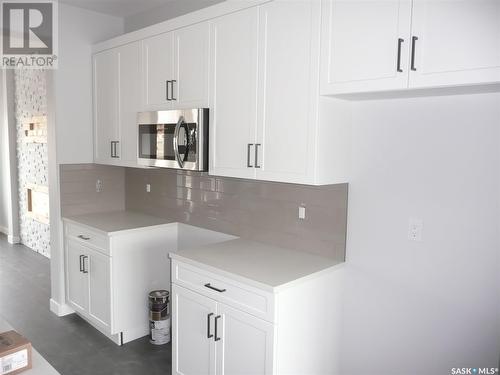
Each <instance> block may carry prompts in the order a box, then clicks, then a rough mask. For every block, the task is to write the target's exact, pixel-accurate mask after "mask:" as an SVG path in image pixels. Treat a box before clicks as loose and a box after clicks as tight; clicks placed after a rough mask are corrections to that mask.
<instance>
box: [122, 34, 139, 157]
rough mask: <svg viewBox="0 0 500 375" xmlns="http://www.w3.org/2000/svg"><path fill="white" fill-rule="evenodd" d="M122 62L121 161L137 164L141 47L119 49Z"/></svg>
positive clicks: (133, 44)
mask: <svg viewBox="0 0 500 375" xmlns="http://www.w3.org/2000/svg"><path fill="white" fill-rule="evenodd" d="M118 55H119V61H120V81H119V84H120V91H119V96H120V99H119V100H120V133H121V137H120V138H121V139H120V144H119V146H120V147H119V148H120V153H119V155H120V159H121V161H122V163H124V164H126V165H132V166H133V165H135V164H136V163H137V112H139V111H140V109H139V108H140V101H141V68H142V67H141V45H140V42H135V43H131V44H127V45H125V46H122V47H120V48H119V49H118Z"/></svg>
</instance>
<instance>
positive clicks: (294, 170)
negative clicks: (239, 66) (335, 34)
mask: <svg viewBox="0 0 500 375" xmlns="http://www.w3.org/2000/svg"><path fill="white" fill-rule="evenodd" d="M319 5H320V4H319V2H318V1H286V0H285V1H282V0H277V1H273V2H270V3H267V4H265V5H263V6H262V7H261V8H260V18H259V19H260V22H259V24H260V33H259V34H260V37H259V39H260V40H259V47H260V51H259V56H260V59H259V73H260V77H259V92H258V96H257V97H258V100H259V102H258V125H257V142H256V144H255V157H254V160H253V161H254V163H255V169H256V173H257V178H258V179H263V180H278V181H286V182H305V181H308V180H309V181H310V180H311V179H312V178H313V170H314V164H313V163H314V157H313V155H314V152H315V149H314V141H315V136H316V134H315V129H316V126H315V125H316V115H317V100H318V89H317V87H318V68H317V65H318V64H317V63H318V56H319V37H318V36H319V26H318V25H319V23H320V7H319Z"/></svg>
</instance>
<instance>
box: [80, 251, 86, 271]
mask: <svg viewBox="0 0 500 375" xmlns="http://www.w3.org/2000/svg"><path fill="white" fill-rule="evenodd" d="M84 256H85V255H80V272H83V265H82V259H83V257H84Z"/></svg>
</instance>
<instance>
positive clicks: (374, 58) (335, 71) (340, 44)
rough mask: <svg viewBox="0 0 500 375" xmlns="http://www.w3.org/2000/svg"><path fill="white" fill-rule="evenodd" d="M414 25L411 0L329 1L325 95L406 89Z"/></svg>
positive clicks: (324, 33)
mask: <svg viewBox="0 0 500 375" xmlns="http://www.w3.org/2000/svg"><path fill="white" fill-rule="evenodd" d="M438 2H439V3H442V1H438ZM443 22H444V21H443ZM410 24H411V0H376V1H370V0H323V22H322V25H323V26H322V27H323V30H322V38H323V40H322V51H321V56H322V57H321V94H322V95H328V94H342V93H355V92H369V91H382V90H394V89H403V88H406V87H407V86H408V57H409V56H408V55H409V50H410V45H411V41H410Z"/></svg>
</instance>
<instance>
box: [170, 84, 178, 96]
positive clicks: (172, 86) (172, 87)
mask: <svg viewBox="0 0 500 375" xmlns="http://www.w3.org/2000/svg"><path fill="white" fill-rule="evenodd" d="M174 83H177V80H176V79H173V80H172V81H170V88H171V93H172V96H171V97H170V100H177V98H176V97H175V96H174V92H175V90H174Z"/></svg>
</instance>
